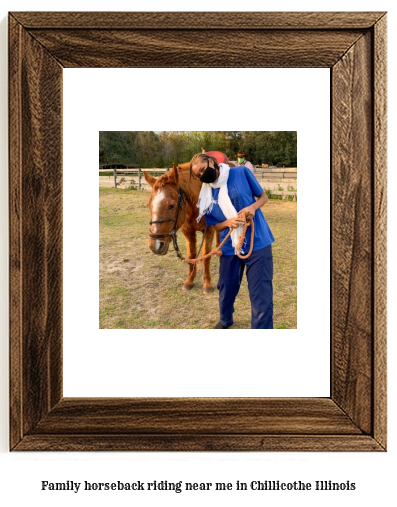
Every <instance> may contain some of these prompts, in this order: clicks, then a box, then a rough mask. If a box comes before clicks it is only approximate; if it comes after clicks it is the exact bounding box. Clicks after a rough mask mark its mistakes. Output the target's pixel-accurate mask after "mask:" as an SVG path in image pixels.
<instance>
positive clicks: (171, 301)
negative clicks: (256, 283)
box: [99, 188, 297, 329]
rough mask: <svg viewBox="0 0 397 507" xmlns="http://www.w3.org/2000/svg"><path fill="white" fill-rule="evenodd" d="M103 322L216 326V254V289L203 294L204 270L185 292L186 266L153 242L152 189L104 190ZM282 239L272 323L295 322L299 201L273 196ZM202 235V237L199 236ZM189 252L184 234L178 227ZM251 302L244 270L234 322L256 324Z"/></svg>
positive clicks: (107, 325)
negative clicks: (155, 247)
mask: <svg viewBox="0 0 397 507" xmlns="http://www.w3.org/2000/svg"><path fill="white" fill-rule="evenodd" d="M99 197H100V199H99V203H100V204H99V206H100V207H99V224H100V228H99V244H100V246H99V262H100V273H99V294H100V308H99V324H100V328H101V329H210V328H213V327H214V325H215V324H216V323H217V322H218V320H219V313H218V291H217V290H216V284H217V280H218V265H219V259H218V258H216V257H213V259H212V261H211V276H212V283H213V286H214V287H215V290H214V292H213V293H212V294H211V295H209V296H206V295H204V294H203V293H202V287H203V279H202V272H199V273H198V275H197V277H196V284H195V286H194V288H193V289H192V290H191V291H190V292H184V291H182V285H183V281H184V280H185V278H186V275H187V266H186V265H185V264H182V263H181V262H180V260H179V259H178V258H177V257H176V254H175V253H174V252H173V251H171V250H173V248H172V246H171V247H170V250H169V252H168V254H167V255H165V256H163V257H162V256H156V255H154V254H153V253H152V252H151V251H150V250H149V248H148V246H147V241H148V229H149V220H150V216H149V210H148V208H147V201H148V198H149V193H148V192H146V191H138V190H122V189H117V190H116V189H114V188H100V189H99ZM263 211H264V214H265V216H266V219H267V221H268V223H269V225H270V228H271V229H272V232H273V234H274V237H275V238H276V241H275V243H274V244H273V256H274V280H273V286H274V327H275V328H276V329H293V328H296V322H297V318H296V309H297V297H296V284H297V259H296V242H297V234H296V211H297V204H296V202H289V201H279V200H269V201H268V202H267V203H266V205H265V206H264V208H263ZM199 241H201V238H198V242H199ZM178 244H179V247H180V249H181V251H182V253H183V254H185V252H186V246H185V241H184V238H183V236H182V234H181V233H179V234H178ZM250 313H251V309H250V302H249V295H248V287H247V282H246V279H245V277H244V279H243V283H242V286H241V289H240V293H239V295H238V297H237V300H236V303H235V314H234V317H235V324H234V326H233V328H234V329H250V327H251V324H250V321H251V316H250Z"/></svg>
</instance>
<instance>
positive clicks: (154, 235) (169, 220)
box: [149, 187, 187, 260]
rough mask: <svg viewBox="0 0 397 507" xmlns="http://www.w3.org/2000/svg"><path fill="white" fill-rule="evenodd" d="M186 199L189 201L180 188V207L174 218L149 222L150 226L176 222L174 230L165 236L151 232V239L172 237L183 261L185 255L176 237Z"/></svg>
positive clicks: (178, 254)
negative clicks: (180, 213) (180, 212)
mask: <svg viewBox="0 0 397 507" xmlns="http://www.w3.org/2000/svg"><path fill="white" fill-rule="evenodd" d="M185 199H186V200H187V195H186V193H185V191H184V190H183V188H182V187H179V189H178V205H177V207H176V211H175V213H174V216H173V217H172V218H164V219H163V220H151V221H150V222H149V224H150V225H152V224H163V223H165V222H174V227H173V229H172V230H171V231H170V232H165V233H163V234H152V233H151V232H149V237H150V238H153V239H161V238H165V237H166V236H171V238H172V243H173V245H174V250H175V252H176V255H177V256H178V257H179V258H180V259H181V260H183V255H182V253H181V251H180V250H179V246H178V242H177V237H176V232H177V226H178V216H179V211H180V210H181V209H182V206H183V203H184V200H185Z"/></svg>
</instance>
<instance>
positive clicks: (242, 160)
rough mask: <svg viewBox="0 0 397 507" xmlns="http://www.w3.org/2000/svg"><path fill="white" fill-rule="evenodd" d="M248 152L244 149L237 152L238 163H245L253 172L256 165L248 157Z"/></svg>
mask: <svg viewBox="0 0 397 507" xmlns="http://www.w3.org/2000/svg"><path fill="white" fill-rule="evenodd" d="M246 156H247V155H246V154H245V153H244V152H243V151H239V152H238V153H237V165H243V166H245V167H248V169H249V170H250V171H252V172H253V173H254V172H255V168H254V166H253V165H252V164H251V162H249V161H248V160H247V159H246Z"/></svg>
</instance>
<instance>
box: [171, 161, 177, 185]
mask: <svg viewBox="0 0 397 507" xmlns="http://www.w3.org/2000/svg"><path fill="white" fill-rule="evenodd" d="M170 172H172V173H173V176H174V180H175V183H178V179H179V174H178V166H177V165H176V164H175V163H174V162H173V163H172V169H171V171H170Z"/></svg>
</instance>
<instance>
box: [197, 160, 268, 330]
mask: <svg viewBox="0 0 397 507" xmlns="http://www.w3.org/2000/svg"><path fill="white" fill-rule="evenodd" d="M190 175H191V177H194V178H198V179H200V180H201V181H202V182H203V185H202V187H201V191H200V195H199V201H198V203H197V207H198V208H199V216H198V219H197V220H200V219H201V217H202V216H204V217H205V221H206V223H207V225H208V226H210V225H214V226H215V229H216V230H217V231H221V234H220V241H221V242H222V241H223V239H224V238H225V236H226V235H227V233H228V231H229V229H232V234H231V236H230V237H229V238H228V239H227V241H226V242H225V244H224V245H223V247H222V255H221V257H220V263H219V281H218V290H219V313H220V318H219V322H218V324H217V325H216V326H215V329H229V328H230V327H231V326H232V324H233V313H234V302H235V299H236V296H237V294H238V292H239V289H240V285H241V280H242V277H243V274H244V269H245V267H246V270H247V273H246V274H247V280H248V291H249V296H250V301H251V329H273V256H272V246H271V245H272V243H273V242H274V237H273V234H272V232H271V230H270V228H269V225H268V223H267V221H266V219H265V217H264V216H263V214H262V213H261V212H260V211H259V209H260V208H261V207H262V206H263V205H264V204H265V203H266V201H267V195H266V193H265V192H264V191H263V189H262V187H261V186H260V184H259V183H258V180H257V179H256V178H255V176H254V175H253V174H252V172H251V171H250V170H249V169H248V168H247V167H245V166H240V167H233V168H230V167H229V165H228V164H225V163H222V162H220V163H218V162H217V160H216V158H214V157H211V156H209V155H208V154H205V153H198V154H197V155H194V157H193V158H192V160H191V162H190ZM255 198H257V200H256V199H255ZM242 210H244V211H245V212H246V216H247V218H248V219H250V218H252V219H253V221H254V226H255V236H254V246H253V252H252V254H251V256H250V257H248V258H247V259H240V257H238V256H237V253H240V254H246V253H247V252H248V250H249V247H250V235H251V228H250V227H248V229H247V234H246V238H245V240H244V243H243V245H242V249H241V251H239V252H237V251H236V249H237V244H238V240H239V237H240V235H241V231H242V226H243V224H244V221H243V220H242V219H241V218H239V217H238V216H237V214H238V212H240V211H242Z"/></svg>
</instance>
